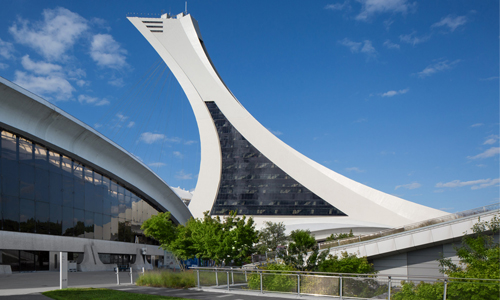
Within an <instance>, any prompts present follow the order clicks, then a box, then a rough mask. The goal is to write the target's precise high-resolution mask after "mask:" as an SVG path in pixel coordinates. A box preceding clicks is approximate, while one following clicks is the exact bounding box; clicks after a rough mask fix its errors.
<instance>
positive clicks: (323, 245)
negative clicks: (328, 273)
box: [319, 203, 500, 249]
mask: <svg viewBox="0 0 500 300" xmlns="http://www.w3.org/2000/svg"><path fill="white" fill-rule="evenodd" d="M499 210H500V204H499V203H497V204H492V205H488V206H482V207H479V208H474V209H470V210H466V211H462V212H458V213H454V214H449V215H446V216H442V217H438V218H434V219H429V220H425V221H421V222H417V223H412V224H408V225H405V226H402V227H398V228H391V229H386V230H382V231H379V232H376V233H371V234H367V235H360V236H356V237H351V238H345V239H340V240H336V241H328V242H324V243H319V249H328V248H331V247H339V246H343V245H348V244H354V243H359V242H364V241H369V240H373V239H377V238H381V237H385V236H388V235H393V234H397V233H401V232H405V231H409V230H414V229H418V228H423V227H427V226H431V225H436V224H439V223H444V222H448V221H453V220H457V219H462V218H466V217H470V216H474V215H480V214H484V213H488V212H493V211H499Z"/></svg>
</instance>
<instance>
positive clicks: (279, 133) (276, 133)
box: [267, 128, 283, 136]
mask: <svg viewBox="0 0 500 300" xmlns="http://www.w3.org/2000/svg"><path fill="white" fill-rule="evenodd" d="M267 130H269V131H270V132H271V133H272V134H274V135H275V136H279V135H282V134H283V132H281V131H279V130H272V129H270V128H268V129H267Z"/></svg>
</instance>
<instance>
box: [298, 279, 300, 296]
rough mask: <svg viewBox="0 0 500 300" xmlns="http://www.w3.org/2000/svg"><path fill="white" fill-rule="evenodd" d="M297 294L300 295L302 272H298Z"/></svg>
mask: <svg viewBox="0 0 500 300" xmlns="http://www.w3.org/2000/svg"><path fill="white" fill-rule="evenodd" d="M297 295H299V296H300V274H297Z"/></svg>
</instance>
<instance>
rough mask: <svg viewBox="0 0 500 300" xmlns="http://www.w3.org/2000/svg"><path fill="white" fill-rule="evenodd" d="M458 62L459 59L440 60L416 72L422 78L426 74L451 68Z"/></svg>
mask: <svg viewBox="0 0 500 300" xmlns="http://www.w3.org/2000/svg"><path fill="white" fill-rule="evenodd" d="M459 62H460V59H457V60H454V61H452V62H450V61H448V60H441V61H438V62H436V63H434V64H432V65H428V66H427V67H426V68H425V69H423V70H422V71H421V72H418V73H417V74H418V76H419V77H420V78H424V77H427V76H431V75H432V74H434V73H437V72H442V71H445V70H449V69H451V68H453V67H454V66H455V65H456V64H458V63H459Z"/></svg>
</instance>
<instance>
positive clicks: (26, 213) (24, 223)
mask: <svg viewBox="0 0 500 300" xmlns="http://www.w3.org/2000/svg"><path fill="white" fill-rule="evenodd" d="M20 213H21V214H20V221H21V223H20V229H21V230H20V231H21V232H31V233H34V232H35V201H33V200H27V199H21V211H20Z"/></svg>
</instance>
